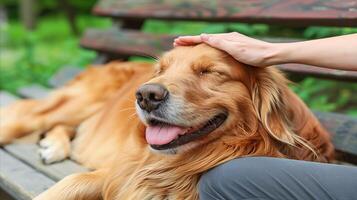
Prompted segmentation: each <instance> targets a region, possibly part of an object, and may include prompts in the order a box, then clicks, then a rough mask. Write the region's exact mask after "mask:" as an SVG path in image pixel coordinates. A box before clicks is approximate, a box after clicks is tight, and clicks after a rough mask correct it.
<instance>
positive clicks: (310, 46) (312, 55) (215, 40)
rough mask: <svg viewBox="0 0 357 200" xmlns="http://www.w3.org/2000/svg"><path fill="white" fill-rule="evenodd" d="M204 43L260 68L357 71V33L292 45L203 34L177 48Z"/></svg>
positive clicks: (181, 39)
mask: <svg viewBox="0 0 357 200" xmlns="http://www.w3.org/2000/svg"><path fill="white" fill-rule="evenodd" d="M203 42H204V43H207V44H209V45H210V46H213V47H215V48H218V49H221V50H223V51H226V52H227V53H229V54H231V55H232V56H233V57H234V58H235V59H237V60H238V61H240V62H243V63H246V64H249V65H252V66H257V67H266V66H270V65H277V64H284V63H301V64H308V65H314V66H319V67H324V68H331V69H340V70H351V71H357V34H351V35H344V36H338V37H330V38H324V39H317V40H310V41H303V42H292V43H269V42H264V41H261V40H257V39H254V38H250V37H248V36H245V35H242V34H240V33H235V32H234V33H223V34H201V35H199V36H183V37H178V38H176V39H175V41H174V46H185V45H193V44H198V43H203Z"/></svg>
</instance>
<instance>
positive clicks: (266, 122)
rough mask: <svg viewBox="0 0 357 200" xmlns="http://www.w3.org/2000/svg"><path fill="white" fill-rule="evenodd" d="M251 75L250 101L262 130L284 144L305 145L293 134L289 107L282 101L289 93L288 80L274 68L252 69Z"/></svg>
mask: <svg viewBox="0 0 357 200" xmlns="http://www.w3.org/2000/svg"><path fill="white" fill-rule="evenodd" d="M253 73H254V76H253V77H254V80H253V81H252V90H251V91H252V101H253V105H254V109H255V112H256V115H257V117H258V119H259V121H260V122H261V124H262V126H263V127H264V129H265V130H266V131H267V132H268V134H269V135H270V136H271V137H273V138H274V139H276V140H278V141H280V142H283V143H285V144H289V145H293V146H295V145H296V144H299V145H301V144H302V145H304V144H306V143H305V142H304V141H303V140H302V139H301V138H300V137H299V136H298V135H297V134H295V133H294V130H293V129H294V126H293V124H292V121H291V118H290V116H289V114H290V110H289V107H291V106H288V105H286V104H287V103H288V102H287V101H284V98H285V95H287V94H288V92H290V91H289V89H288V86H287V83H288V80H287V79H286V78H285V77H284V75H283V74H282V73H281V72H279V71H278V70H277V69H275V68H264V69H254V72H253ZM292 106H294V105H292ZM304 146H305V145H304Z"/></svg>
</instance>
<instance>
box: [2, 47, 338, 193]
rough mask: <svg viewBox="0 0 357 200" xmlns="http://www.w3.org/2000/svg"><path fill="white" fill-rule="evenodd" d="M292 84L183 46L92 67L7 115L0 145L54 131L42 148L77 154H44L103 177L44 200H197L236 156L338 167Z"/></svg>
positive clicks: (77, 177)
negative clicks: (148, 59)
mask: <svg viewBox="0 0 357 200" xmlns="http://www.w3.org/2000/svg"><path fill="white" fill-rule="evenodd" d="M287 84H288V81H287V79H285V78H284V76H283V75H282V73H281V72H279V70H277V69H276V68H274V67H268V68H255V67H251V66H247V65H245V64H242V63H239V62H237V61H236V60H234V59H233V58H232V57H231V56H229V55H228V54H226V53H224V52H222V51H219V50H217V49H214V48H211V47H209V46H207V45H204V44H200V45H197V46H192V47H176V48H174V49H173V50H171V51H169V52H167V53H165V54H164V55H163V56H162V57H161V58H160V60H159V61H158V62H157V63H156V64H155V65H151V64H144V63H111V64H108V66H106V67H103V68H94V69H89V70H88V71H86V72H84V73H83V74H81V75H80V76H79V77H77V78H76V79H75V80H74V81H72V82H71V83H69V84H68V85H67V86H65V87H63V88H62V89H58V90H57V91H55V92H54V93H53V94H52V95H50V97H48V98H46V99H44V100H25V101H19V102H17V103H15V104H13V105H10V106H9V107H7V108H4V110H3V111H2V112H4V113H6V116H8V118H9V119H7V120H5V122H3V123H2V124H1V133H0V138H1V142H2V143H5V142H11V141H12V140H13V139H14V138H16V137H19V136H23V135H26V134H28V133H30V132H33V131H39V130H40V131H49V132H48V134H47V136H46V137H45V138H44V139H43V140H42V141H41V142H40V145H41V146H47V149H48V148H54V147H53V146H56V145H57V146H58V144H61V145H63V144H66V146H65V148H68V149H66V150H64V149H63V148H64V146H60V147H56V148H54V150H52V151H53V152H52V154H51V153H46V152H42V153H41V154H43V155H41V156H42V157H43V158H44V159H45V161H46V160H48V161H46V162H49V163H50V162H53V161H58V160H61V159H63V158H65V157H68V156H70V157H71V158H72V159H75V160H76V161H78V162H79V163H81V164H83V165H84V166H87V167H90V168H92V169H95V170H94V171H92V172H88V173H80V174H73V175H70V176H68V177H66V178H64V179H63V180H61V181H60V182H58V183H57V184H55V185H54V186H53V187H51V188H50V189H48V190H47V191H45V192H44V193H42V194H40V195H39V196H38V197H36V199H37V200H42V199H44V200H51V199H63V200H71V199H73V200H80V199H83V200H97V199H107V200H111V199H114V200H117V199H194V200H195V199H198V198H199V196H198V192H197V183H198V181H199V179H200V176H201V175H202V173H204V172H205V171H207V170H209V169H211V168H213V167H215V166H217V165H219V164H221V163H223V162H226V161H229V160H232V159H235V158H240V157H248V156H272V157H280V158H291V159H301V160H311V161H323V162H326V161H330V160H332V159H333V154H334V149H333V145H332V143H331V141H330V137H329V133H328V132H327V131H326V130H325V129H324V128H323V127H322V126H321V124H320V123H319V122H318V120H317V119H316V118H315V117H314V116H313V114H312V113H311V112H310V110H309V109H308V108H307V107H306V105H305V104H304V103H303V102H302V101H301V100H300V99H299V98H298V97H297V96H296V95H295V94H294V93H293V92H292V91H291V90H290V89H289V88H288V86H287ZM71 137H74V139H73V140H72V141H70V138H71ZM57 143H58V144H57ZM69 148H71V149H69ZM45 150H46V149H45ZM58 151H60V152H62V154H61V153H60V154H61V156H58V154H59V153H58ZM51 156H52V157H51ZM56 156H57V157H56ZM237 173H239V172H237Z"/></svg>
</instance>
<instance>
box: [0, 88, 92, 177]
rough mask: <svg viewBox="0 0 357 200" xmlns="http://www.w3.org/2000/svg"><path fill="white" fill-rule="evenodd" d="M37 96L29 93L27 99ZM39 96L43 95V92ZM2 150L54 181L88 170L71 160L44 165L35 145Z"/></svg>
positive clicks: (13, 99)
mask: <svg viewBox="0 0 357 200" xmlns="http://www.w3.org/2000/svg"><path fill="white" fill-rule="evenodd" d="M2 94H7V93H6V92H3V93H2ZM37 94H39V93H29V95H30V96H28V97H31V98H36V97H37V96H36V95H37ZM40 94H42V95H43V92H42V93H40ZM7 96H8V99H11V100H12V101H15V100H17V99H18V98H17V97H15V96H13V95H11V94H7ZM9 103H10V102H9ZM1 106H3V105H1ZM3 148H4V149H5V150H6V151H7V152H8V153H10V154H11V155H13V156H14V157H16V158H18V159H19V160H21V161H23V162H25V163H27V164H28V165H30V166H32V167H33V168H35V169H37V170H38V171H40V172H42V173H44V174H45V175H46V176H48V177H50V178H51V179H53V180H56V181H58V180H60V179H62V178H63V177H65V176H67V175H69V174H72V173H78V172H86V171H88V169H86V168H84V167H82V166H81V165H79V164H77V163H75V162H73V161H72V160H65V161H63V162H59V163H55V164H51V165H44V164H43V163H42V162H41V159H40V157H39V155H38V153H37V150H38V146H37V145H35V144H9V145H6V146H4V147H3Z"/></svg>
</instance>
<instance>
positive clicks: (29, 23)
mask: <svg viewBox="0 0 357 200" xmlns="http://www.w3.org/2000/svg"><path fill="white" fill-rule="evenodd" d="M35 5H36V0H20V16H21V21H22V23H23V24H24V25H25V27H26V29H28V30H34V29H35V28H36V8H35Z"/></svg>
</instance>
